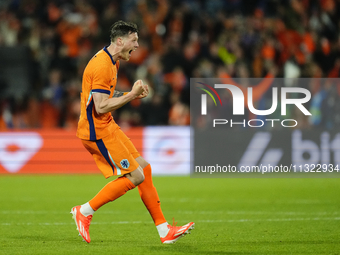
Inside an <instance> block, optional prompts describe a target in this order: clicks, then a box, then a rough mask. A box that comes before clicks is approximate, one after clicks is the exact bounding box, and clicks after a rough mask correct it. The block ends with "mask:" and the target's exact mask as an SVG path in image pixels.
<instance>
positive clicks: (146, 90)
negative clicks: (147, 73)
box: [136, 84, 149, 99]
mask: <svg viewBox="0 0 340 255" xmlns="http://www.w3.org/2000/svg"><path fill="white" fill-rule="evenodd" d="M143 88H144V91H143V92H142V94H140V95H139V96H138V97H136V99H142V98H144V97H147V96H148V95H149V87H148V85H147V84H145V85H143Z"/></svg>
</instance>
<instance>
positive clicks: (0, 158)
mask: <svg viewBox="0 0 340 255" xmlns="http://www.w3.org/2000/svg"><path fill="white" fill-rule="evenodd" d="M42 145H43V139H42V138H41V136H40V135H39V134H38V133H35V132H15V133H12V132H11V133H9V132H8V133H7V132H4V133H1V134H0V164H1V165H2V166H3V167H4V168H5V169H6V170H7V171H8V172H10V173H16V172H18V171H19V170H20V169H21V168H22V167H23V166H24V165H25V164H26V163H27V162H28V161H29V160H30V159H31V158H32V157H33V156H34V155H35V154H36V153H37V152H38V151H39V150H40V148H41V146H42Z"/></svg>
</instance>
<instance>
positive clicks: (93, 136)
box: [86, 99, 97, 141]
mask: <svg viewBox="0 0 340 255" xmlns="http://www.w3.org/2000/svg"><path fill="white" fill-rule="evenodd" d="M92 110H93V99H92V100H91V102H90V103H89V105H88V106H87V108H86V115H87V120H88V121H89V129H90V141H95V140H97V139H96V137H97V136H96V130H95V128H94V122H93V117H92Z"/></svg>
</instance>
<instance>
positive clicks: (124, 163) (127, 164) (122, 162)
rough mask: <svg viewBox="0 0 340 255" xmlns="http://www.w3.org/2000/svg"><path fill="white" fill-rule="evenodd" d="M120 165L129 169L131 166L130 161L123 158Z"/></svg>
mask: <svg viewBox="0 0 340 255" xmlns="http://www.w3.org/2000/svg"><path fill="white" fill-rule="evenodd" d="M120 165H121V166H122V168H124V169H127V168H129V166H130V162H129V161H128V160H127V159H123V160H122V161H120Z"/></svg>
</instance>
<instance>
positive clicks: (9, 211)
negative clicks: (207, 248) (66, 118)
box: [0, 210, 340, 216]
mask: <svg viewBox="0 0 340 255" xmlns="http://www.w3.org/2000/svg"><path fill="white" fill-rule="evenodd" d="M64 213H65V211H47V210H46V211H42V210H40V211H34V210H13V211H11V210H4V211H0V214H64ZM122 213H124V214H126V211H120V210H112V211H100V214H122ZM168 213H176V214H193V215H197V214H213V215H216V214H229V215H243V214H248V215H307V216H308V215H339V214H340V212H271V211H168Z"/></svg>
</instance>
